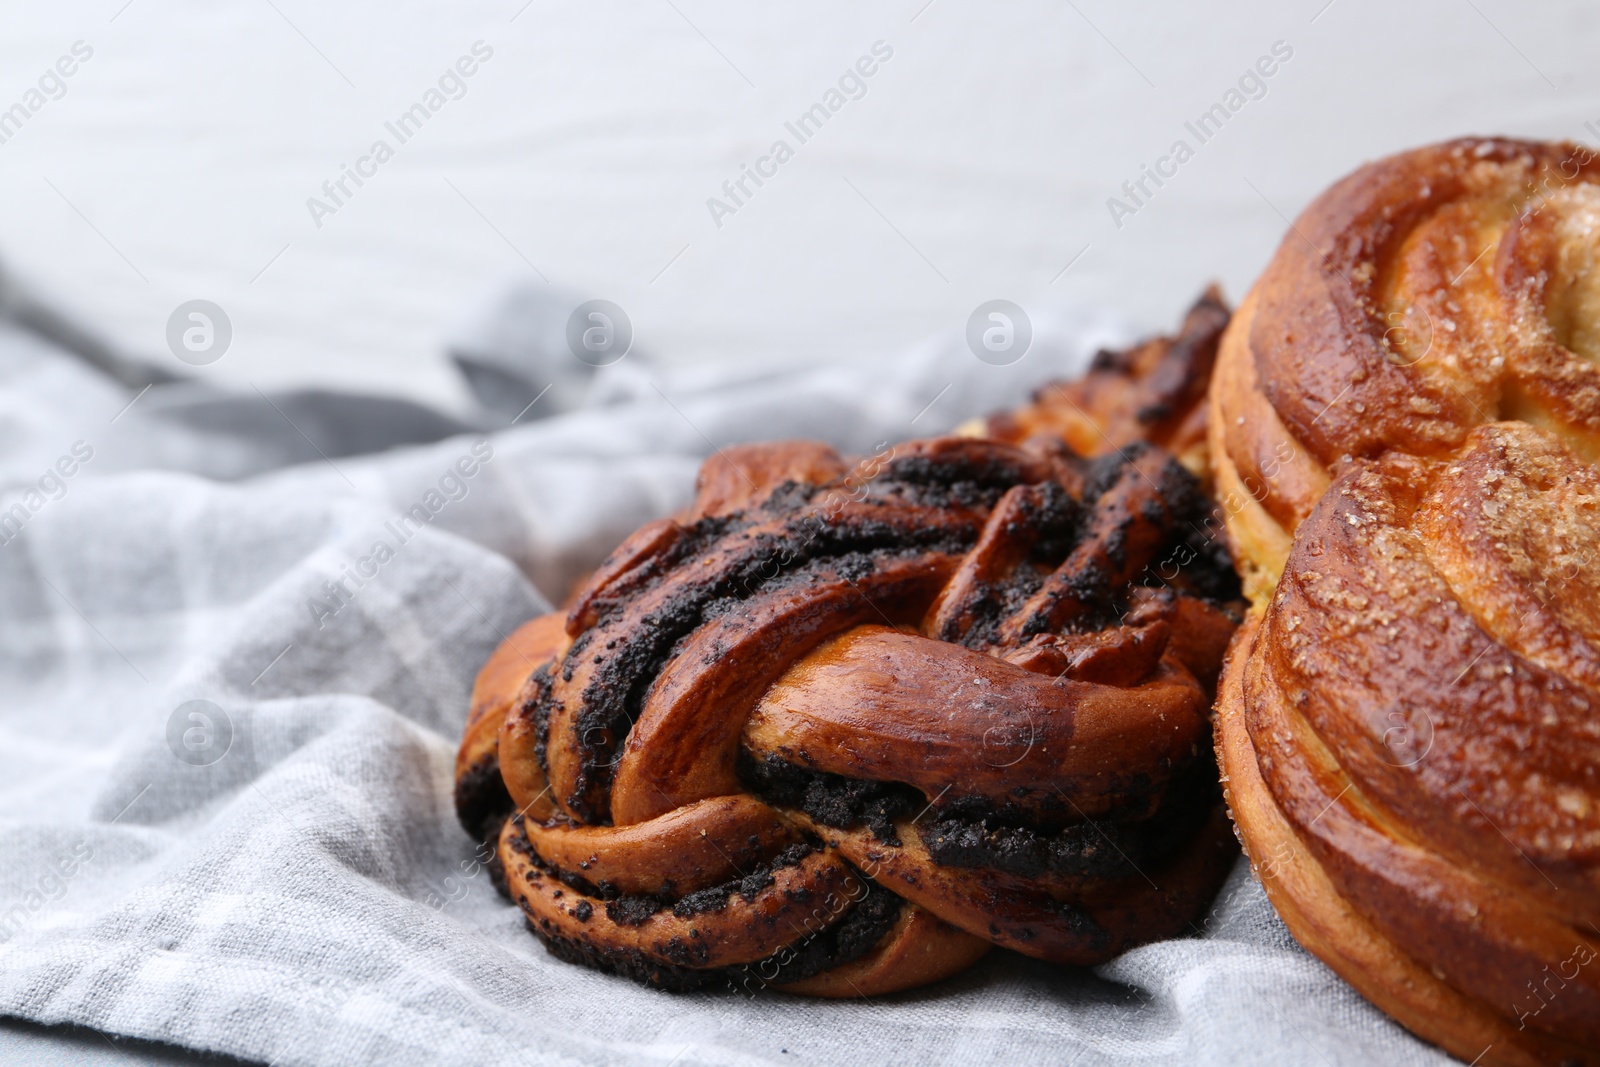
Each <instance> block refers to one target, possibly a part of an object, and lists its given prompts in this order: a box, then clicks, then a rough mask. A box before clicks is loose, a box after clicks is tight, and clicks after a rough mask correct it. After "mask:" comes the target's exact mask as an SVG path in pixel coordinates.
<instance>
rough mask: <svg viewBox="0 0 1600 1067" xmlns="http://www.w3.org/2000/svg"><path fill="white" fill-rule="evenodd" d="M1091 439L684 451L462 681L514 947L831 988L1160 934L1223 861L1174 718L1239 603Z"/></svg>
mask: <svg viewBox="0 0 1600 1067" xmlns="http://www.w3.org/2000/svg"><path fill="white" fill-rule="evenodd" d="M1223 315H1224V317H1225V312H1224V313H1223ZM1220 325H1221V323H1220V322H1218V323H1216V328H1217V329H1220ZM1124 378H1125V380H1126V383H1127V385H1128V387H1130V388H1131V387H1133V386H1135V385H1136V384H1137V383H1138V382H1139V381H1140V380H1141V379H1140V375H1139V373H1137V372H1135V371H1134V370H1132V369H1129V370H1128V371H1126V372H1125V374H1124ZM1190 384H1191V386H1192V385H1193V383H1190ZM1124 443H1125V444H1126V447H1123V448H1121V450H1120V451H1117V450H1110V451H1108V452H1107V453H1106V454H1104V455H1080V454H1079V453H1077V452H1075V451H1074V450H1072V449H1071V448H1068V447H1067V446H1065V445H1064V444H1063V443H1062V441H1061V439H1060V437H1059V436H1054V435H1044V436H1034V437H1032V438H1031V439H1030V440H1029V441H1028V442H1027V444H1026V446H1021V445H1015V444H1009V443H1005V442H1001V441H996V440H991V439H986V438H961V437H950V438H938V439H933V440H923V441H911V442H907V443H904V444H900V445H896V446H894V447H892V448H891V447H888V446H885V447H884V448H883V449H880V450H879V452H878V453H877V454H876V455H874V456H872V457H869V458H867V459H864V460H860V461H857V462H853V463H851V462H846V461H845V460H844V459H842V458H841V457H840V456H838V455H837V454H836V453H834V452H833V451H832V450H831V449H828V448H827V447H825V446H822V445H818V444H814V443H807V442H783V443H775V444H766V445H751V446H744V447H739V448H730V449H726V450H724V451H723V452H721V453H719V455H718V456H717V457H715V458H713V459H712V460H710V461H708V462H707V464H706V465H705V467H704V468H703V469H702V471H701V475H700V479H699V483H698V491H697V495H696V499H695V501H694V503H693V505H692V506H691V508H690V509H689V510H688V511H687V512H686V513H684V514H683V515H680V516H678V517H677V518H675V519H666V520H660V521H657V522H653V523H650V524H648V525H646V526H644V527H642V528H641V529H640V530H638V531H637V532H636V533H635V534H634V535H633V536H632V537H630V538H629V539H628V540H627V541H626V542H624V543H623V544H622V545H621V546H620V547H619V548H618V549H617V550H616V551H615V552H613V553H612V555H611V556H610V557H609V558H608V559H607V561H606V562H605V563H604V564H603V565H602V566H601V567H600V568H599V569H598V570H597V571H596V572H595V573H594V575H592V576H591V577H590V579H589V580H588V581H587V583H586V584H585V585H584V586H583V587H581V588H580V589H579V590H578V591H577V592H576V594H575V595H574V597H573V599H572V601H571V604H570V609H569V610H568V611H567V612H566V613H565V615H550V616H545V617H543V618H539V619H535V620H533V621H531V622H529V623H528V624H526V625H525V626H524V627H522V628H521V629H520V630H518V631H517V632H516V633H515V634H513V635H512V637H511V638H510V639H509V640H508V641H507V642H506V643H505V644H504V645H503V646H502V647H501V648H500V649H499V650H498V651H497V652H496V653H495V655H494V656H493V657H492V658H491V660H490V661H489V662H488V663H487V664H486V665H485V667H484V669H483V671H482V673H481V675H480V677H479V680H478V685H477V687H476V690H475V692H474V697H473V708H472V712H471V716H470V719H469V723H468V726H467V729H466V733H465V736H464V737H463V741H462V746H461V750H460V753H459V758H458V763H457V790H456V799H457V807H458V811H459V813H460V815H461V819H462V822H463V824H464V825H465V826H466V827H467V828H468V830H469V831H470V832H472V833H473V834H475V835H480V836H482V837H484V838H487V839H489V840H492V841H493V842H494V846H495V856H496V865H495V869H496V870H497V877H498V878H499V879H500V882H501V884H502V885H503V888H504V890H505V891H506V893H507V894H508V895H509V896H510V897H511V898H512V899H513V900H514V901H515V902H516V903H517V904H518V905H519V906H520V907H521V909H522V910H523V912H524V913H525V915H526V918H527V921H528V925H529V927H530V929H531V930H533V932H534V933H536V934H537V935H538V936H539V937H541V938H542V939H543V940H544V941H545V942H546V944H547V945H548V946H549V947H550V949H551V951H552V952H554V953H556V954H557V955H559V956H562V957H563V958H566V959H570V960H574V961H577V962H581V963H585V964H589V965H591V966H597V967H600V968H602V969H606V970H610V971H613V972H617V973H621V974H625V975H628V976H630V977H633V978H636V979H639V980H641V981H645V982H649V983H651V984H655V985H660V986H665V987H668V988H674V989H687V988H699V987H706V986H710V987H713V988H715V987H719V986H721V987H727V986H729V985H731V986H734V987H739V988H753V987H756V986H766V985H770V986H772V987H774V988H776V989H779V990H782V991H784V992H790V993H801V994H809V995H816V996H829V997H854V996H862V995H870V994H875V993H887V992H893V991H896V990H900V989H906V988H910V987H913V986H917V985H922V984H925V983H928V982H931V981H935V980H938V979H939V978H942V977H945V976H947V975H949V974H951V973H954V972H955V971H958V970H961V969H963V968H965V967H967V966H968V965H970V964H971V963H972V962H973V961H975V960H976V959H977V958H978V957H979V956H981V955H983V954H984V953H985V952H986V951H988V950H989V948H990V947H991V946H993V945H1000V946H1004V947H1006V948H1009V949H1013V950H1015V951H1017V952H1021V953H1024V954H1027V955H1030V956H1034V957H1037V958H1040V959H1045V960H1051V961H1056V962H1061V963H1072V964H1088V963H1095V962H1099V961H1102V960H1105V959H1108V958H1110V957H1111V956H1113V955H1115V954H1117V953H1119V952H1121V951H1123V950H1124V949H1126V948H1128V947H1130V946H1132V945H1135V944H1138V943H1140V942H1143V941H1147V940H1151V939H1154V938H1160V937H1167V936H1172V935H1176V934H1179V933H1182V932H1184V931H1186V930H1188V929H1190V924H1191V922H1192V920H1193V919H1194V918H1195V916H1196V915H1197V913H1198V912H1199V911H1200V909H1202V908H1203V907H1204V906H1205V903H1206V902H1207V901H1208V900H1209V898H1210V896H1211V895H1212V894H1213V893H1214V892H1215V889H1216V887H1217V885H1218V884H1219V882H1220V880H1221V878H1222V877H1223V875H1224V874H1225V873H1226V871H1227V869H1228V867H1229V866H1230V864H1231V861H1232V859H1233V857H1234V856H1236V855H1237V852H1236V850H1235V849H1234V847H1233V844H1232V842H1231V841H1230V840H1229V839H1228V831H1227V821H1226V817H1225V815H1224V813H1223V811H1222V808H1221V804H1220V792H1219V790H1218V789H1217V786H1216V771H1215V764H1214V762H1213V757H1212V746H1211V729H1210V724H1209V720H1208V712H1209V710H1210V706H1211V701H1212V693H1213V687H1214V685H1215V682H1216V678H1217V674H1218V672H1219V670H1220V666H1221V660H1222V654H1223V651H1224V649H1225V647H1226V645H1227V642H1228V640H1229V638H1230V637H1231V635H1232V633H1233V631H1234V629H1235V626H1236V624H1237V620H1238V619H1239V618H1240V617H1241V615H1242V608H1243V604H1242V601H1240V600H1239V599H1238V582H1237V579H1236V577H1235V576H1234V574H1233V571H1232V568H1231V565H1230V562H1229V560H1228V558H1227V556H1226V553H1225V551H1224V550H1222V549H1221V547H1220V544H1221V542H1220V538H1219V537H1218V530H1219V527H1218V520H1217V517H1216V516H1215V513H1214V509H1213V506H1212V504H1211V503H1210V501H1209V499H1208V498H1207V497H1206V496H1205V495H1204V493H1203V492H1202V490H1201V487H1200V484H1199V482H1198V480H1197V479H1196V478H1195V477H1194V476H1193V475H1192V474H1191V473H1189V471H1187V470H1186V469H1185V468H1184V466H1183V465H1182V464H1180V463H1179V462H1177V461H1176V460H1175V459H1173V458H1172V457H1171V456H1170V455H1168V454H1167V453H1166V452H1164V451H1162V450H1160V449H1158V448H1155V447H1153V446H1150V445H1147V444H1143V443H1140V442H1135V441H1129V442H1124Z"/></svg>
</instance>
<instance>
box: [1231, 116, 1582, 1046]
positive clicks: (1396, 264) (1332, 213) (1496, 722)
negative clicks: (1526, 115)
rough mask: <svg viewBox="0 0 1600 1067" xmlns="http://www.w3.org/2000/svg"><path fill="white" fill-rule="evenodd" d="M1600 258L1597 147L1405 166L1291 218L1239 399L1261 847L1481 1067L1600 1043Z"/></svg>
mask: <svg viewBox="0 0 1600 1067" xmlns="http://www.w3.org/2000/svg"><path fill="white" fill-rule="evenodd" d="M1597 251H1600V167H1597V166H1596V164H1595V161H1594V159H1593V157H1592V155H1591V153H1589V152H1588V151H1587V150H1584V149H1580V148H1577V147H1575V146H1572V145H1540V144H1528V143H1523V142H1511V141H1493V140H1476V139H1474V140H1468V141H1458V142H1452V143H1450V144H1446V145H1441V146H1437V147H1434V148H1429V149H1422V150H1419V151H1417V152H1412V153H1407V154H1405V155H1403V156H1399V157H1395V158H1393V159H1389V160H1384V161H1382V162H1379V163H1376V164H1373V165H1371V166H1369V167H1366V168H1363V169H1362V170H1361V171H1358V172H1356V174H1354V175H1352V176H1351V177H1350V178H1347V179H1345V180H1344V181H1342V182H1340V183H1339V184H1338V185H1336V186H1334V187H1333V189H1331V190H1330V191H1329V192H1328V193H1326V194H1324V196H1323V197H1321V198H1319V199H1318V201H1317V202H1315V203H1314V204H1313V205H1312V206H1311V207H1310V208H1308V209H1307V211H1306V212H1305V214H1304V215H1303V216H1302V218H1301V219H1300V220H1299V221H1298V222H1297V223H1296V224H1295V227H1294V228H1293V230H1292V231H1291V233H1290V234H1289V236H1288V237H1286V239H1285V243H1284V245H1283V247H1282V248H1280V250H1279V252H1278V255H1277V257H1276V258H1275V259H1274V261H1273V264H1272V266H1271V267H1270V268H1269V269H1268V271H1267V273H1266V274H1265V275H1264V276H1263V277H1262V279H1261V280H1260V281H1259V282H1258V284H1257V286H1256V288H1255V289H1254V290H1253V291H1252V293H1251V294H1250V295H1249V296H1248V297H1247V298H1246V300H1245V301H1244V304H1243V305H1242V306H1241V308H1240V313H1239V315H1238V316H1237V318H1236V319H1235V321H1234V323H1233V325H1231V326H1230V327H1229V330H1228V332H1227V334H1226V336H1225V337H1224V340H1223V342H1222V348H1221V353H1220V355H1219V360H1218V367H1217V375H1216V379H1215V380H1214V382H1213V386H1212V394H1211V405H1212V412H1211V415H1212V423H1211V431H1210V432H1211V442H1212V449H1213V462H1214V464H1215V466H1216V474H1217V485H1218V491H1219V494H1220V496H1221V498H1222V502H1223V505H1224V508H1225V510H1226V512H1227V515H1228V529H1229V534H1230V537H1231V538H1232V540H1233V542H1234V545H1235V550H1236V552H1237V554H1238V556H1239V558H1240V560H1241V566H1242V568H1243V570H1244V573H1245V578H1246V587H1247V592H1248V593H1249V594H1250V596H1251V598H1252V600H1253V601H1254V603H1255V604H1256V608H1257V613H1258V614H1257V616H1256V618H1254V619H1252V621H1251V622H1250V624H1248V625H1247V627H1246V629H1245V630H1243V631H1241V634H1240V636H1239V637H1238V638H1237V640H1236V645H1235V647H1234V649H1233V650H1232V651H1231V652H1230V655H1229V661H1228V668H1227V673H1226V677H1225V680H1224V683H1223V685H1222V689H1221V695H1220V698H1219V705H1218V713H1219V714H1218V741H1217V743H1218V756H1219V762H1220V763H1221V765H1222V768H1223V771H1224V775H1225V778H1226V780H1227V788H1228V794H1229V802H1230V807H1231V810H1232V812H1233V815H1234V818H1235V821H1236V824H1237V826H1238V829H1239V832H1240V836H1241V838H1242V840H1243V841H1244V842H1245V845H1246V849H1247V851H1248V852H1249V853H1250V854H1251V856H1252V859H1253V860H1254V861H1255V863H1256V866H1257V869H1258V871H1260V872H1261V873H1262V880H1263V882H1264V884H1265V885H1266V886H1267V890H1268V893H1269V895H1270V896H1271V898H1272V900H1273V902H1274V904H1275V905H1276V906H1277V907H1278V910H1279V912H1280V914H1281V915H1283V917H1284V919H1285V922H1286V923H1288V925H1289V927H1290V929H1291V931H1292V932H1293V933H1294V934H1295V936H1296V937H1297V938H1299V939H1300V940H1301V942H1302V943H1303V944H1305V945H1306V946H1307V947H1308V948H1310V949H1311V950H1312V951H1313V952H1315V953H1316V954H1317V955H1319V956H1320V957H1322V958H1323V959H1324V960H1325V961H1327V962H1328V963H1329V964H1330V965H1331V966H1333V967H1334V968H1335V969H1336V970H1338V971H1339V972H1340V973H1341V974H1342V975H1344V976H1345V977H1346V978H1347V979H1349V980H1350V981H1351V982H1352V983H1353V984H1355V985H1356V986H1357V987H1358V988H1359V989H1360V990H1361V991H1362V992H1363V993H1364V994H1365V995H1367V996H1368V997H1369V998H1370V999H1372V1000H1373V1001H1374V1002H1375V1003H1377V1004H1378V1005H1379V1006H1380V1007H1383V1008H1384V1009H1385V1010H1387V1011H1389V1012H1390V1013H1391V1014H1392V1015H1394V1016H1395V1017H1396V1018H1397V1019H1399V1020H1400V1021H1401V1022H1402V1023H1404V1024H1405V1025H1406V1026H1408V1027H1410V1028H1411V1029H1412V1030H1414V1031H1416V1032H1417V1033H1419V1034H1421V1035H1422V1036H1424V1037H1426V1038H1428V1039H1429V1040H1432V1041H1435V1042H1437V1043H1439V1044H1441V1045H1443V1046H1444V1047H1445V1048H1447V1049H1449V1050H1450V1051H1452V1052H1454V1053H1456V1054H1457V1055H1460V1056H1462V1057H1463V1058H1465V1059H1467V1060H1469V1061H1475V1062H1480V1063H1485V1064H1490V1063H1508V1064H1509V1063H1550V1062H1573V1063H1600V777H1597V775H1600V770H1597V768H1600V727H1597V723H1600V718H1597V717H1596V716H1597V711H1600V607H1597V605H1600V581H1597V578H1596V575H1597V574H1600V569H1597V568H1596V567H1594V566H1593V562H1594V560H1595V559H1596V558H1597V556H1600V472H1597V470H1596V468H1595V466H1594V461H1595V458H1596V456H1597V455H1600V366H1597V365H1596V362H1595V360H1596V357H1597V356H1600V349H1597V348H1596V347H1595V344H1594V340H1595V330H1596V327H1597V326H1600V300H1597V294H1600V273H1597V272H1594V271H1592V270H1590V266H1591V263H1592V259H1593V257H1594V255H1595V254H1596V253H1597ZM1324 486H1325V487H1326V488H1325V489H1324ZM1291 538H1292V543H1291Z"/></svg>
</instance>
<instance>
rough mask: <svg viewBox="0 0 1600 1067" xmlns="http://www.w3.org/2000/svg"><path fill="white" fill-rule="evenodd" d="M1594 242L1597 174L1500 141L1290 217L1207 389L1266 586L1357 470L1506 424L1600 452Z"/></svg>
mask: <svg viewBox="0 0 1600 1067" xmlns="http://www.w3.org/2000/svg"><path fill="white" fill-rule="evenodd" d="M1597 227H1600V158H1596V156H1595V154H1594V153H1593V152H1591V151H1590V150H1588V149H1586V148H1583V147H1581V146H1578V145H1573V144H1545V143H1539V142H1529V141H1513V140H1503V139H1494V138H1466V139H1463V140H1459V141H1451V142H1448V143H1446V144H1442V145H1436V146H1433V147H1431V148H1423V149H1418V150H1416V151H1413V152H1407V153H1404V154H1402V155H1399V156H1393V157H1390V158H1388V159H1384V160H1380V161H1379V162H1377V163H1372V164H1369V165H1368V166H1365V167H1363V168H1361V169H1360V170H1358V171H1356V172H1355V173H1354V174H1352V175H1350V176H1349V177H1347V178H1345V179H1344V180H1342V181H1340V182H1339V183H1337V184H1336V185H1334V186H1333V187H1332V188H1331V189H1329V190H1328V191H1327V192H1326V193H1324V194H1323V195H1322V196H1320V197H1318V198H1317V200H1316V201H1315V202H1313V203H1312V205H1311V206H1310V207H1308V208H1307V209H1306V210H1305V212H1304V213H1303V214H1302V215H1301V216H1300V218H1299V219H1297V220H1296V221H1295V224H1294V226H1293V227H1292V228H1291V229H1290V231H1289V233H1288V234H1287V235H1285V237H1284V240H1283V244H1282V245H1281V246H1280V247H1279V248H1278V251H1277V254H1276V255H1275V256H1274V257H1273V260H1272V263H1271V264H1270V265H1269V266H1268V268H1267V270H1266V272H1265V273H1263V275H1262V276H1261V278H1260V279H1259V280H1258V281H1257V283H1256V285H1255V288H1254V289H1252V290H1251V293H1250V295H1249V297H1247V298H1246V300H1245V303H1244V305H1243V306H1241V308H1240V313H1239V314H1238V315H1237V316H1235V318H1234V320H1233V322H1232V323H1230V325H1229V327H1228V329H1227V332H1226V334H1225V335H1224V337H1223V341H1222V345H1221V351H1220V354H1219V356H1218V369H1217V377H1216V382H1215V383H1214V385H1213V387H1212V391H1211V437H1212V450H1213V452H1214V453H1215V458H1214V460H1213V463H1214V464H1216V465H1218V466H1219V467H1224V468H1229V469H1231V471H1232V472H1233V473H1234V474H1236V476H1237V477H1236V484H1235V489H1236V490H1243V494H1244V495H1243V496H1241V498H1240V507H1239V509H1238V512H1239V516H1240V517H1239V518H1234V511H1235V509H1231V508H1230V528H1237V533H1236V535H1235V536H1236V540H1237V542H1238V547H1239V548H1240V549H1241V551H1242V558H1241V563H1242V564H1243V565H1245V566H1253V567H1258V568H1260V569H1261V571H1262V572H1263V573H1264V575H1265V576H1266V579H1267V581H1266V583H1265V585H1266V588H1267V589H1268V590H1270V584H1271V582H1272V581H1275V580H1276V577H1277V572H1278V569H1279V568H1280V567H1281V565H1282V558H1281V552H1282V551H1284V550H1285V549H1286V546H1287V541H1288V536H1289V535H1290V534H1292V532H1293V530H1294V527H1295V526H1296V525H1297V524H1298V523H1299V522H1300V521H1301V520H1303V519H1304V518H1305V516H1306V515H1308V514H1309V513H1310V509H1311V507H1312V505H1314V504H1315V503H1316V501H1317V500H1318V499H1319V498H1320V496H1321V492H1322V489H1323V488H1324V487H1325V486H1326V477H1327V475H1328V473H1329V472H1331V471H1332V470H1334V469H1335V468H1336V467H1338V466H1339V465H1340V464H1341V463H1342V462H1345V461H1347V460H1349V459H1361V458H1374V457H1376V456H1378V455H1380V454H1382V453H1383V452H1384V451H1387V450H1389V449H1396V450H1399V451H1403V452H1407V453H1410V454H1413V455H1440V454H1443V453H1445V452H1448V451H1451V450H1453V449H1456V448H1459V447H1460V446H1461V443H1462V442H1463V441H1464V440H1465V439H1466V435H1467V432H1468V431H1469V430H1471V429H1472V428H1473V427H1474V426H1480V425H1483V424H1485V423H1490V422H1497V421H1501V420H1516V421H1522V422H1528V423H1531V424H1534V425H1538V426H1542V427H1544V428H1546V429H1549V430H1550V431H1551V432H1553V433H1555V434H1556V435H1557V436H1559V437H1561V438H1562V439H1563V440H1564V441H1566V442H1567V444H1568V445H1569V446H1570V447H1572V448H1574V449H1576V450H1577V451H1578V452H1579V454H1580V455H1583V456H1585V457H1587V458H1589V459H1590V460H1593V459H1594V458H1595V457H1596V456H1600V364H1597V362H1596V361H1597V360H1600V337H1597V333H1600V331H1597V328H1596V326H1595V325H1594V324H1595V323H1596V322H1600V272H1597V271H1594V270H1590V269H1589V267H1590V265H1591V263H1592V257H1594V256H1595V255H1597V254H1600V246H1597V244H1596V240H1595V234H1596V232H1597V229H1596V228H1597ZM1220 476H1221V475H1220V472H1219V477H1220ZM1246 500H1249V501H1251V502H1253V503H1255V504H1258V505H1259V510H1260V511H1264V512H1265V516H1263V515H1261V514H1260V513H1259V512H1258V511H1257V510H1256V509H1255V508H1250V507H1246V506H1244V504H1245V501H1246ZM1274 526H1275V527H1276V530H1274V529H1273V527H1274ZM1259 591H1260V590H1259V583H1258V592H1259Z"/></svg>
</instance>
